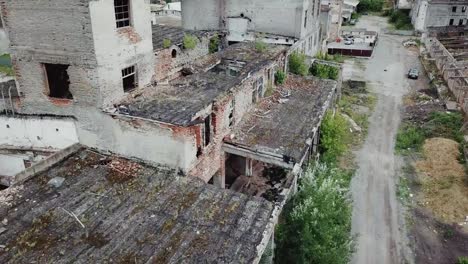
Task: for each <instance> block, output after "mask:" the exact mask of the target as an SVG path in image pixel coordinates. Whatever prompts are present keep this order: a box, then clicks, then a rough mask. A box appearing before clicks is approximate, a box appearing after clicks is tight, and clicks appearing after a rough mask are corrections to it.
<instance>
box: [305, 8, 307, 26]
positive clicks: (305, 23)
mask: <svg viewBox="0 0 468 264" xmlns="http://www.w3.org/2000/svg"><path fill="white" fill-rule="evenodd" d="M304 27H307V10H306V11H305V15H304Z"/></svg>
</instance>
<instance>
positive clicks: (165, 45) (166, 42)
mask: <svg viewBox="0 0 468 264" xmlns="http://www.w3.org/2000/svg"><path fill="white" fill-rule="evenodd" d="M171 45H172V41H171V40H170V39H163V48H165V49H167V48H169V47H170V46H171Z"/></svg>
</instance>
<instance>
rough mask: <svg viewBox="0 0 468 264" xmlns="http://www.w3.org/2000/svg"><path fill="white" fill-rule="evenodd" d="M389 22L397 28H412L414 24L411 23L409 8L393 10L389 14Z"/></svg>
mask: <svg viewBox="0 0 468 264" xmlns="http://www.w3.org/2000/svg"><path fill="white" fill-rule="evenodd" d="M388 22H389V23H391V24H393V25H394V26H395V28H396V29H401V30H411V29H413V25H412V24H411V18H410V16H409V10H399V9H397V10H393V11H391V12H390V14H389V18H388Z"/></svg>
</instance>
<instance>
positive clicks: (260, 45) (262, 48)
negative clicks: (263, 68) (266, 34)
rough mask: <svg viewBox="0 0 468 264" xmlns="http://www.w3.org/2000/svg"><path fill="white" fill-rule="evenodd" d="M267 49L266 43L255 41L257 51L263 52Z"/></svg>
mask: <svg viewBox="0 0 468 264" xmlns="http://www.w3.org/2000/svg"><path fill="white" fill-rule="evenodd" d="M266 49H267V44H266V43H265V42H263V41H261V40H256V41H255V50H256V51H258V52H264V51H265V50H266Z"/></svg>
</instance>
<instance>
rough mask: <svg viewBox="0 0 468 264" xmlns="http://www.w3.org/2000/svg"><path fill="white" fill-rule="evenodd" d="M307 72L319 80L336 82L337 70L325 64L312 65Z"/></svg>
mask: <svg viewBox="0 0 468 264" xmlns="http://www.w3.org/2000/svg"><path fill="white" fill-rule="evenodd" d="M309 72H310V74H312V75H314V76H316V77H318V78H320V79H331V80H336V79H338V74H339V69H338V68H337V67H334V66H331V65H327V64H320V63H314V64H312V66H311V67H310V69H309Z"/></svg>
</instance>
